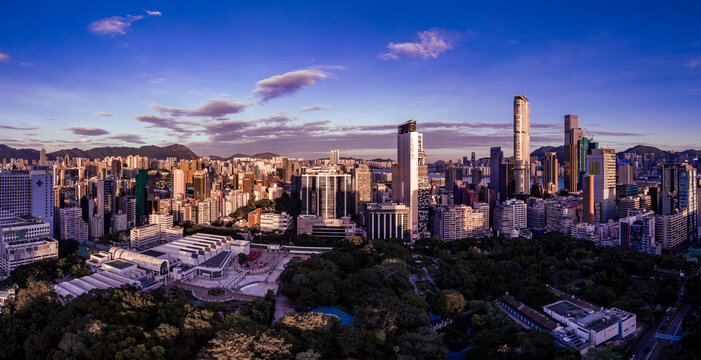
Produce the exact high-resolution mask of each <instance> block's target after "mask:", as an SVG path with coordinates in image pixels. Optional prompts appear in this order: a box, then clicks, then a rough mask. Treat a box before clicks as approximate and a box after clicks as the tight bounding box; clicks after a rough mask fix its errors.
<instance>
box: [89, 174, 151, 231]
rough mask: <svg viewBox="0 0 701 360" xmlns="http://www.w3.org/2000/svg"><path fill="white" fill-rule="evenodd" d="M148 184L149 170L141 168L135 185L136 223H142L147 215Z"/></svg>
mask: <svg viewBox="0 0 701 360" xmlns="http://www.w3.org/2000/svg"><path fill="white" fill-rule="evenodd" d="M147 184H148V170H145V169H139V172H138V173H137V174H136V185H135V187H134V197H135V198H136V210H135V215H136V219H134V221H135V222H136V224H141V223H142V221H143V218H144V216H145V215H146V197H147V196H148V192H147V190H146V185H147ZM127 214H129V213H127ZM91 231H92V230H91Z"/></svg>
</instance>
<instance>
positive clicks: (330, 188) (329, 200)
mask: <svg viewBox="0 0 701 360" xmlns="http://www.w3.org/2000/svg"><path fill="white" fill-rule="evenodd" d="M297 179H299V180H298V181H300V182H301V184H300V185H299V189H300V194H299V196H300V200H301V201H302V208H301V213H302V214H303V215H316V216H319V217H321V218H325V219H334V218H342V217H344V216H350V214H351V210H352V207H353V197H352V184H351V176H350V175H349V174H336V173H319V174H304V175H302V176H300V177H298V178H297Z"/></svg>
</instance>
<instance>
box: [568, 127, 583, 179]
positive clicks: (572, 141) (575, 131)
mask: <svg viewBox="0 0 701 360" xmlns="http://www.w3.org/2000/svg"><path fill="white" fill-rule="evenodd" d="M581 139H582V129H580V128H579V116H577V115H565V149H564V150H565V159H564V160H565V164H564V167H565V187H566V188H567V190H569V191H571V192H575V191H577V189H578V182H579V163H580V161H579V148H578V143H579V140H581Z"/></svg>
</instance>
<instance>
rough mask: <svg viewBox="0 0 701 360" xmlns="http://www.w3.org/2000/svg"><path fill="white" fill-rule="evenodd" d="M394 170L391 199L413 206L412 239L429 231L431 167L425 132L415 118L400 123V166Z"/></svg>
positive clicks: (398, 139) (411, 209)
mask: <svg viewBox="0 0 701 360" xmlns="http://www.w3.org/2000/svg"><path fill="white" fill-rule="evenodd" d="M395 170H396V171H393V172H392V199H393V200H394V201H395V202H398V203H402V204H404V205H406V206H407V207H408V208H409V209H410V216H409V223H408V226H409V229H411V232H412V236H411V238H412V239H417V238H418V237H419V234H425V233H428V220H429V219H428V204H427V202H428V188H429V186H430V183H429V179H428V168H427V166H426V154H425V153H424V148H423V135H422V134H421V133H419V132H417V131H416V121H414V120H410V121H407V122H405V123H404V124H401V125H399V128H398V134H397V166H396V167H395Z"/></svg>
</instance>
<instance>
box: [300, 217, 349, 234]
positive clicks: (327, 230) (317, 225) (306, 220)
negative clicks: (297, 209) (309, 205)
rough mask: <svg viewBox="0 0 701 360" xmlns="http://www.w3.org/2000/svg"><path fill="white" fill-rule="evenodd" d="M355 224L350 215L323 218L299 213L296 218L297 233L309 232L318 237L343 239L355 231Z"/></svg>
mask: <svg viewBox="0 0 701 360" xmlns="http://www.w3.org/2000/svg"><path fill="white" fill-rule="evenodd" d="M357 231H358V229H357V225H356V224H355V223H354V222H352V221H351V220H350V217H347V216H346V217H342V218H340V219H325V218H320V217H317V216H316V215H300V216H299V217H298V218H297V235H302V234H309V235H314V236H317V237H320V238H327V239H343V238H346V237H349V236H352V235H355V234H356V233H357Z"/></svg>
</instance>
